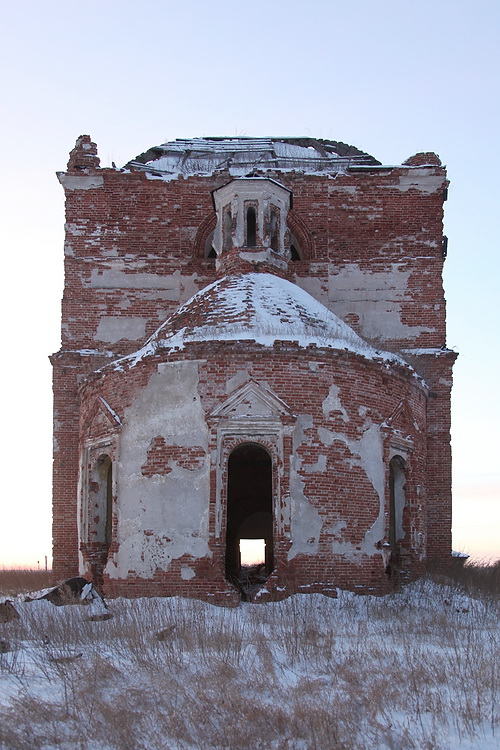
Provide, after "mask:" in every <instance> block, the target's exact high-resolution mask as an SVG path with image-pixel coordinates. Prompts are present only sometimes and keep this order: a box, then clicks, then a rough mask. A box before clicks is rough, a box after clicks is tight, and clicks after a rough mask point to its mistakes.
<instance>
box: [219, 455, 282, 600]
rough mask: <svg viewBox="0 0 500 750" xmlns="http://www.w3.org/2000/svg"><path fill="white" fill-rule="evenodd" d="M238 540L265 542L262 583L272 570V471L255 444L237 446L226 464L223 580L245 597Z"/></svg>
mask: <svg viewBox="0 0 500 750" xmlns="http://www.w3.org/2000/svg"><path fill="white" fill-rule="evenodd" d="M241 539H264V542H265V562H264V568H265V570H261V571H260V575H261V576H262V577H263V578H264V579H265V578H266V577H267V576H268V575H269V573H270V572H271V571H272V569H273V471H272V461H271V457H270V455H269V453H268V452H267V451H266V450H265V448H263V447H262V446H261V445H258V444H257V443H243V444H242V445H239V446H238V447H237V448H235V449H234V450H233V451H232V453H231V455H230V456H229V460H228V479H227V527H226V578H227V579H228V580H229V581H231V582H232V583H235V584H236V585H238V586H239V588H240V589H241V591H242V594H243V596H245V593H246V592H245V589H246V586H247V583H248V581H245V574H244V573H245V571H242V566H241V553H240V540H241Z"/></svg>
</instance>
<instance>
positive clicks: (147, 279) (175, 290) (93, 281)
mask: <svg viewBox="0 0 500 750" xmlns="http://www.w3.org/2000/svg"><path fill="white" fill-rule="evenodd" d="M124 269H125V261H124V260H122V259H119V261H118V262H115V263H113V265H112V266H111V267H109V268H99V269H98V268H93V269H92V272H91V276H90V286H91V287H93V288H95V289H161V290H164V291H170V292H171V293H172V294H171V296H170V297H168V298H169V299H173V300H178V299H179V297H180V291H181V275H180V271H175V272H174V273H173V274H171V275H169V276H166V275H160V274H155V273H144V272H137V273H126V272H125V270H124ZM127 269H129V270H130V263H127ZM187 278H188V279H189V278H192V277H187Z"/></svg>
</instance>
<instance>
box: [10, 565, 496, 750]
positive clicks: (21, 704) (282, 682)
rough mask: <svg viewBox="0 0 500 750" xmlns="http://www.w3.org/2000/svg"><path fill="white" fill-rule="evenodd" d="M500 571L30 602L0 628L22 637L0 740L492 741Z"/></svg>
mask: <svg viewBox="0 0 500 750" xmlns="http://www.w3.org/2000/svg"><path fill="white" fill-rule="evenodd" d="M476 573H477V575H478V576H479V573H478V572H477V571H476V572H474V573H470V572H467V576H469V575H476ZM492 575H493V574H492V572H491V571H486V573H485V577H486V578H485V579H484V580H482V582H481V584H480V585H479V584H478V585H477V586H476V587H475V588H471V589H470V591H469V593H468V594H466V593H465V592H464V589H463V587H461V586H459V584H458V583H457V582H456V581H455V582H453V583H452V584H451V585H450V583H449V582H448V583H447V584H443V583H441V584H437V583H435V582H431V581H421V582H419V583H417V584H414V585H412V586H410V587H408V588H406V589H404V590H403V591H402V592H401V593H400V594H396V595H391V596H387V597H384V598H373V597H355V596H354V595H349V594H346V595H342V596H341V597H340V598H339V600H337V601H335V600H331V599H327V598H326V597H322V596H320V595H301V596H297V597H291V598H290V599H288V600H286V601H284V602H280V603H275V604H270V605H252V604H244V605H242V606H241V607H239V608H237V609H234V610H224V609H221V608H215V607H212V606H210V605H207V604H204V603H202V602H198V601H192V600H182V599H178V598H173V599H150V600H146V599H143V600H130V601H127V600H123V599H118V600H114V601H110V602H109V606H110V610H111V611H112V613H113V615H114V617H113V619H111V620H109V621H106V622H90V621H89V619H88V614H87V612H88V607H85V606H67V607H54V606H52V605H51V604H50V603H49V602H34V603H24V604H22V605H19V606H18V609H19V611H20V614H21V619H20V620H19V621H16V622H12V623H9V624H7V625H5V626H3V630H2V633H1V635H2V637H3V638H6V639H8V641H9V643H10V649H11V650H10V651H9V652H7V653H4V654H0V688H5V695H6V696H7V697H6V699H4V705H3V706H2V705H1V704H0V747H2V750H4V749H5V750H10V749H11V748H12V750H14V749H15V750H49V748H64V750H87V749H89V750H90V749H91V748H92V750H114V749H116V750H118V748H119V749H120V750H177V749H179V750H194V749H196V748H203V749H205V748H206V749H207V750H209V749H211V748H214V749H216V750H238V749H239V748H245V749H247V748H248V750H254V749H258V748H265V749H266V750H268V748H276V750H373V749H374V748H377V750H383V749H385V748H387V750H451V749H452V748H453V750H456V749H457V748H467V750H469V749H470V748H472V747H474V748H480V749H481V750H493V749H494V748H498V747H500V742H499V740H500V630H499V614H500V600H499V597H498V591H493V592H491V591H490V587H489V585H488V586H486V583H485V581H486V580H489V579H490V576H492ZM468 580H469V579H468V578H467V581H468ZM464 585H465V584H464ZM467 585H469V584H467ZM470 585H471V586H473V584H472V583H471V584H470ZM160 632H165V633H166V635H165V636H164V637H160V638H158V637H157V634H158V633H160ZM80 653H81V654H83V656H82V657H78V656H77V655H78V654H80ZM61 656H62V657H68V658H67V659H66V660H65V661H60V660H59V661H57V660H54V659H55V658H56V659H58V658H59V657H61ZM71 657H76V658H73V659H72V660H71Z"/></svg>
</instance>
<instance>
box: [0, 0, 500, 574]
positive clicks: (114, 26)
mask: <svg viewBox="0 0 500 750" xmlns="http://www.w3.org/2000/svg"><path fill="white" fill-rule="evenodd" d="M499 33H500V4H499V3H498V2H496V0H495V2H493V0H491V1H488V0H479V2H475V3H473V4H472V3H465V2H461V1H460V0H458V1H453V2H452V1H451V0H446V1H442V0H434V2H429V1H428V0H423V1H421V2H409V1H407V2H404V0H399V2H393V1H392V0H391V1H388V0H378V2H376V3H375V2H373V1H369V0H351V2H349V3H338V2H318V1H317V0H310V2H308V3H303V2H301V3H299V2H296V0H287V1H286V2H285V1H284V0H276V1H275V2H262V1H261V0H257V1H256V2H252V3H248V4H242V3H232V2H227V1H226V0H222V1H220V2H218V1H217V0H214V2H212V3H207V2H201V0H195V1H193V0H191V1H190V0H187V2H183V3H177V2H169V1H168V0H166V1H164V2H160V1H159V0H156V1H155V0H142V2H132V1H131V0H128V1H127V0H91V1H88V2H86V1H85V0H82V1H81V2H78V3H76V2H72V1H71V0H64V1H63V0H54V1H53V2H50V1H44V0H32V1H31V2H24V1H23V0H18V2H16V3H11V2H6V0H4V3H3V4H2V5H1V7H0V59H1V76H0V102H1V106H2V117H1V121H0V122H1V132H2V145H3V149H2V164H1V169H0V191H1V193H0V195H1V200H0V206H1V212H2V219H1V222H2V229H3V231H2V235H1V237H2V261H3V269H2V270H3V274H2V278H3V287H4V293H3V295H2V298H1V305H2V316H1V318H0V320H1V325H2V344H3V357H2V362H3V368H2V369H3V375H4V377H3V393H4V400H3V413H4V419H3V425H4V429H3V430H2V455H3V466H4V473H3V482H2V494H1V502H2V523H1V524H0V565H2V564H4V565H10V564H19V563H21V562H26V563H29V564H33V565H36V563H37V560H40V561H42V562H43V559H44V556H45V555H50V551H51V549H50V548H51V532H50V521H51V518H50V495H51V488H50V472H51V408H52V405H51V385H50V377H51V370H50V365H49V362H48V359H47V355H48V354H50V353H52V352H54V351H56V350H57V349H58V348H59V326H60V324H59V311H60V298H61V294H62V260H63V255H62V243H63V224H64V213H63V193H62V189H61V187H60V186H59V184H58V182H57V180H56V177H55V174H54V173H55V171H56V170H63V169H64V168H65V166H66V162H67V158H68V152H69V151H70V149H71V148H72V147H73V145H74V142H75V140H76V138H77V136H78V135H80V134H81V133H89V134H90V135H91V136H92V138H93V139H94V140H95V141H96V142H97V144H98V147H99V154H100V156H101V163H102V164H103V166H107V165H110V163H111V161H114V162H116V164H118V165H120V164H123V163H125V162H126V161H128V160H129V159H130V158H132V157H134V156H135V155H137V154H138V153H140V152H141V151H144V150H146V149H147V148H148V147H150V146H153V145H156V144H158V143H161V142H164V141H165V140H171V139H174V138H182V137H192V136H203V135H257V136H263V135H311V136H316V137H320V138H332V139H334V140H341V141H345V142H347V143H351V144H353V145H355V146H357V147H358V148H361V149H362V150H364V151H367V152H368V153H371V154H373V155H374V156H375V157H376V158H378V159H380V160H381V161H382V162H384V163H387V164H396V163H401V162H402V161H403V160H404V159H406V158H407V157H408V156H410V155H411V154H414V153H416V152H418V151H436V152H437V153H438V154H439V155H440V156H441V159H442V161H443V163H445V164H446V165H447V166H448V174H449V178H450V180H451V187H450V193H449V200H448V203H447V204H446V205H445V210H446V218H445V223H446V229H445V231H446V233H447V235H448V237H449V247H448V250H449V253H448V260H447V261H446V267H445V286H446V294H447V299H448V345H449V346H450V347H451V348H457V349H458V350H459V351H460V357H459V359H458V361H457V364H456V368H455V387H454V398H453V401H454V403H453V428H452V444H453V452H454V488H455V520H454V546H455V547H456V548H459V549H461V550H465V551H467V552H470V553H473V554H474V555H475V556H485V555H489V556H493V557H500V470H499V464H500V460H499V449H498V438H497V425H498V424H499V423H500V409H499V398H498V379H499V376H498V372H499V370H500V356H499V352H498V344H499V337H498V332H497V331H498V323H499V315H498V312H497V305H498V292H497V287H498V280H499V267H500V265H499V249H500V248H499V242H498V232H497V226H496V224H497V216H498V214H499V207H498V200H499V192H500V191H499V189H498V174H499V172H500V150H499V133H500V117H499V108H500V105H499V101H500V97H499V90H498V89H499V86H498V80H499V72H500V71H499V67H500V65H499V63H500V55H499V51H498V50H499V44H498V39H499ZM20 529H21V530H22V532H21V534H19V533H18V532H19V530H20Z"/></svg>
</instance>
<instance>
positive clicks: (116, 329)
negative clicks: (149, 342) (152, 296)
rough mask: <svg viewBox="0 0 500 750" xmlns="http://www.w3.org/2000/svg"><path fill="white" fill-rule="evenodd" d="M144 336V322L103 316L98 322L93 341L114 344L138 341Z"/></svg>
mask: <svg viewBox="0 0 500 750" xmlns="http://www.w3.org/2000/svg"><path fill="white" fill-rule="evenodd" d="M145 335H146V320H145V319H144V318H137V317H125V316H119V317H116V316H104V317H102V318H101V320H100V321H99V325H98V327H97V332H96V333H95V335H94V340H95V341H106V342H107V343H108V344H116V342H117V341H121V340H122V339H126V340H127V341H139V340H142V339H144V336H145Z"/></svg>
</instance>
